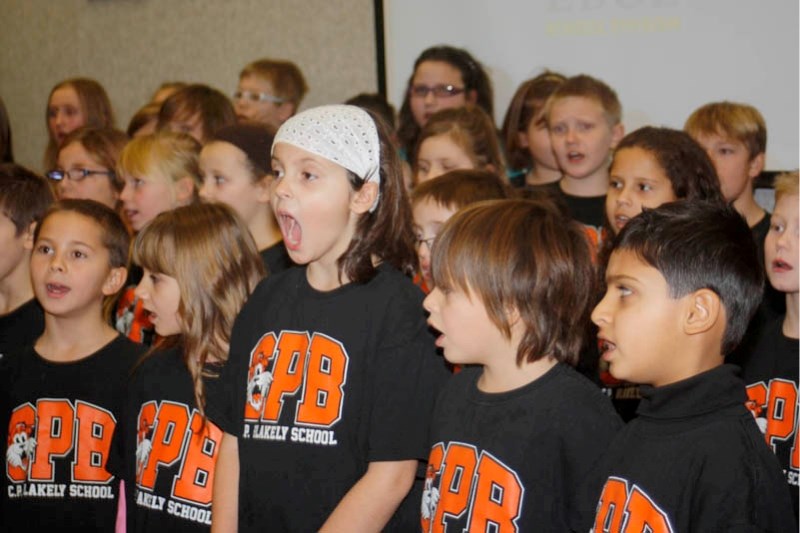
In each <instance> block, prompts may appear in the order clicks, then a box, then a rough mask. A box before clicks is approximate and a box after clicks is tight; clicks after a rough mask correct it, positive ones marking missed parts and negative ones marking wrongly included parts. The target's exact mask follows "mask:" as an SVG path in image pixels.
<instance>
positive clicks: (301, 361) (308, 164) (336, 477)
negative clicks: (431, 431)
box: [208, 105, 446, 532]
mask: <svg viewBox="0 0 800 533" xmlns="http://www.w3.org/2000/svg"><path fill="white" fill-rule="evenodd" d="M272 170H273V173H274V180H275V181H274V184H273V187H272V208H273V211H274V213H275V215H276V216H277V218H278V222H279V224H280V226H281V231H282V233H283V239H284V242H285V243H286V247H287V249H288V251H289V255H290V256H291V258H292V260H294V261H295V263H297V264H298V265H301V266H298V267H293V268H290V269H289V270H286V271H284V272H281V273H279V274H277V275H274V276H270V277H268V278H267V279H266V280H265V281H264V282H262V283H261V284H260V285H259V286H258V287H257V288H256V290H255V291H254V292H253V296H252V297H251V298H250V300H249V301H248V303H247V304H246V305H245V307H244V308H243V309H242V312H241V313H240V315H239V317H238V318H237V321H236V326H235V327H234V331H233V333H232V335H231V350H230V358H229V360H228V363H227V365H226V366H225V369H224V370H223V372H222V376H221V379H220V381H221V382H223V383H224V387H221V388H220V389H219V390H220V392H221V394H220V396H219V397H217V398H212V397H211V396H209V404H208V412H209V417H210V418H211V419H212V420H213V421H214V422H216V423H218V424H219V426H220V427H221V428H222V429H223V431H225V437H224V439H223V442H222V446H221V450H220V457H219V463H218V465H219V468H218V469H217V473H218V476H217V478H216V483H215V487H214V505H213V509H214V513H215V516H214V520H215V524H214V528H215V530H217V531H233V530H236V529H237V527H238V530H239V531H242V532H245V531H261V530H263V528H264V527H265V524H270V525H272V526H274V527H277V528H279V529H281V530H284V531H376V532H377V531H381V530H382V529H383V528H384V526H386V525H387V524H389V523H390V521H391V524H390V526H389V527H400V525H399V524H398V522H400V521H402V519H403V518H404V517H406V515H405V514H404V513H396V510H397V509H398V506H400V503H401V502H402V501H403V499H404V498H405V497H406V495H407V494H408V493H409V491H410V490H411V489H412V486H413V485H414V482H415V474H416V472H417V466H418V461H419V460H420V459H424V458H425V453H426V451H425V443H426V441H427V429H428V420H429V416H430V412H431V408H432V405H433V399H434V397H435V394H436V391H437V389H438V385H439V383H440V381H439V380H440V379H441V378H443V377H444V376H445V372H446V371H445V369H444V366H443V365H442V363H441V360H440V359H437V356H436V355H435V348H434V345H433V339H432V337H431V336H430V333H429V331H428V329H427V327H426V324H425V315H424V313H423V310H422V306H421V303H422V302H421V300H422V294H421V292H420V291H419V289H417V288H416V287H415V286H414V285H413V283H412V281H411V279H410V277H409V275H410V274H411V273H412V272H413V268H414V267H415V264H416V256H415V254H414V242H413V234H412V231H411V227H412V224H411V210H410V207H409V204H408V199H407V197H406V193H405V188H404V185H403V177H402V172H401V169H400V166H399V160H398V156H397V153H396V151H395V149H394V148H393V145H392V143H391V142H390V140H389V134H388V132H387V131H386V130H385V129H384V127H383V125H382V121H376V120H374V119H373V118H372V116H371V115H370V114H369V113H367V112H366V111H364V110H363V109H360V108H357V107H353V106H347V105H333V106H322V107H317V108H313V109H309V110H307V111H304V112H302V113H300V114H298V115H295V116H294V117H292V118H290V119H289V120H287V121H286V122H285V123H284V124H283V126H281V128H280V130H279V131H278V133H277V135H276V137H275V142H274V144H273V148H272ZM212 400H214V401H212ZM407 501H412V502H416V501H418V500H416V499H415V498H414V497H411V498H410V499H409V500H407ZM404 510H406V509H405V508H404ZM410 511H411V513H410V515H411V516H413V515H414V514H415V512H416V514H417V515H418V505H416V503H412V504H411V509H410ZM415 521H416V522H417V524H418V518H417V519H416V520H414V519H412V520H411V521H410V522H407V523H405V524H404V525H403V526H404V528H403V529H401V530H402V531H408V530H410V529H409V528H413V523H414V522H415Z"/></svg>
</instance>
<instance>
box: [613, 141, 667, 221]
mask: <svg viewBox="0 0 800 533" xmlns="http://www.w3.org/2000/svg"><path fill="white" fill-rule="evenodd" d="M610 174H611V179H610V183H609V188H608V194H607V195H606V216H607V217H608V221H609V223H610V224H611V228H612V229H613V230H614V233H615V234H617V233H619V232H620V230H621V229H622V228H624V227H625V224H627V223H628V221H629V220H630V219H631V218H633V217H635V216H636V215H638V214H639V213H641V212H642V208H644V207H648V208H654V207H658V206H660V205H661V204H665V203H667V202H672V201H674V200H677V198H676V197H675V193H674V192H673V190H672V182H671V181H670V179H669V178H668V177H667V175H666V173H665V172H664V169H662V168H661V165H659V163H658V161H657V160H656V158H655V157H654V156H653V155H652V154H651V153H650V152H648V151H647V150H643V149H641V148H639V147H631V148H623V149H622V150H619V151H617V153H616V154H614V163H613V164H612V165H611V171H610Z"/></svg>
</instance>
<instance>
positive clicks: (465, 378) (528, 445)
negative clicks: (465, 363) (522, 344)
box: [422, 364, 622, 531]
mask: <svg viewBox="0 0 800 533" xmlns="http://www.w3.org/2000/svg"><path fill="white" fill-rule="evenodd" d="M482 371H483V370H482V368H476V367H472V368H465V369H464V370H463V371H462V372H461V373H459V374H457V375H456V376H454V377H453V378H452V379H451V380H450V382H449V383H448V384H447V386H446V387H445V389H444V390H443V391H442V393H441V395H440V397H439V399H438V401H437V403H436V410H435V412H434V413H435V414H434V420H433V429H432V432H431V437H432V438H431V442H432V446H431V452H430V457H429V459H428V468H427V474H426V482H425V489H424V492H423V497H422V529H423V531H429V530H430V528H431V526H432V525H433V524H436V527H437V528H438V527H439V526H440V525H442V524H443V525H444V530H446V531H495V530H496V531H565V530H567V528H568V526H567V524H568V518H569V516H570V514H571V512H572V511H573V509H575V507H576V506H575V503H576V502H574V501H573V498H574V496H575V494H576V492H577V488H578V486H579V484H580V483H581V482H582V481H583V479H584V477H585V475H586V473H587V472H588V471H589V470H590V469H591V467H592V466H593V465H594V464H595V462H596V461H597V460H598V458H599V457H600V455H601V454H602V453H603V452H604V451H605V449H606V447H607V446H608V444H609V443H610V442H611V439H612V438H613V436H614V434H615V433H616V432H617V431H618V430H619V429H620V428H621V427H622V422H621V421H620V419H619V417H618V416H617V414H616V413H615V412H614V409H613V408H612V406H611V403H610V402H609V401H608V399H607V398H606V397H604V396H603V395H602V394H601V393H600V391H599V390H598V388H597V387H596V386H595V385H594V384H593V383H591V382H590V381H589V380H587V379H586V378H585V377H583V376H582V375H580V374H579V373H578V372H576V371H575V370H573V369H572V368H570V367H569V366H567V365H564V364H558V365H556V366H555V367H553V368H552V369H550V370H549V371H548V372H547V373H546V374H544V375H543V376H541V377H540V378H538V379H536V380H535V381H533V382H531V383H529V384H528V385H525V386H523V387H521V388H518V389H516V390H512V391H509V392H504V393H499V394H488V393H484V392H481V391H480V390H479V389H478V387H477V381H478V378H479V377H480V375H481V373H482ZM490 523H494V524H495V526H494V527H495V528H496V529H492V527H490V525H489V524H490ZM437 528H433V529H434V530H439V529H437Z"/></svg>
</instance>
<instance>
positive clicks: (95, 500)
mask: <svg viewBox="0 0 800 533" xmlns="http://www.w3.org/2000/svg"><path fill="white" fill-rule="evenodd" d="M141 353H142V347H141V346H140V345H138V344H135V343H133V342H131V341H129V340H128V339H126V338H124V337H122V336H118V337H116V338H115V339H114V340H113V341H111V342H110V343H108V344H107V345H106V346H104V347H103V348H101V349H100V350H98V351H97V352H95V353H94V354H91V355H89V356H87V357H84V358H83V359H80V360H79V361H75V362H69V363H56V362H52V361H48V360H46V359H44V358H42V357H41V356H39V355H38V354H37V353H36V352H35V351H34V349H33V347H32V346H31V347H29V348H28V349H27V350H25V351H23V352H20V353H19V354H18V355H15V356H14V357H10V358H5V359H4V360H3V362H2V366H3V368H2V370H0V438H2V440H1V441H0V442H4V443H7V447H6V468H5V469H4V473H3V476H2V478H3V483H2V485H3V486H2V494H0V525H2V527H0V530H3V531H16V530H24V531H47V532H54V531H70V532H72V531H111V530H113V527H114V522H115V519H116V513H117V498H118V490H117V489H118V482H117V479H116V478H115V477H114V476H113V475H112V474H110V473H109V472H108V471H107V470H106V468H105V465H106V461H107V459H108V458H109V454H110V446H111V439H112V436H113V433H114V428H115V426H116V423H117V420H119V416H120V408H121V403H122V400H123V395H124V389H125V382H126V380H127V377H128V374H129V372H130V369H131V367H132V366H133V364H134V362H135V361H136V360H137V359H138V357H139V356H140V355H141ZM9 433H10V434H9Z"/></svg>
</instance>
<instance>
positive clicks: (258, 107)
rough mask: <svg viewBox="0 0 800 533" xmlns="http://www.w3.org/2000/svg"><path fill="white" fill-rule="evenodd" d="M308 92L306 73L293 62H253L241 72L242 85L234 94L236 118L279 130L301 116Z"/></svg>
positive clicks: (266, 60)
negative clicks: (304, 99) (299, 110)
mask: <svg viewBox="0 0 800 533" xmlns="http://www.w3.org/2000/svg"><path fill="white" fill-rule="evenodd" d="M306 92H308V86H307V85H306V80H305V78H304V77H303V73H302V72H301V71H300V69H299V68H298V67H297V65H295V64H294V63H292V62H291V61H283V60H278V59H269V58H264V59H259V60H257V61H253V62H252V63H250V64H248V65H247V66H246V67H244V68H243V69H242V72H240V73H239V85H238V86H237V88H236V92H235V93H234V95H233V104H234V108H235V109H236V116H237V117H238V119H239V120H250V121H254V122H261V123H263V124H267V125H268V126H270V127H272V128H274V129H275V131H277V130H278V128H279V127H280V126H281V124H283V123H284V122H286V121H287V120H288V119H289V117H291V116H293V115H294V114H295V113H297V109H298V107H300V102H302V101H303V97H304V96H305V95H306Z"/></svg>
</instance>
